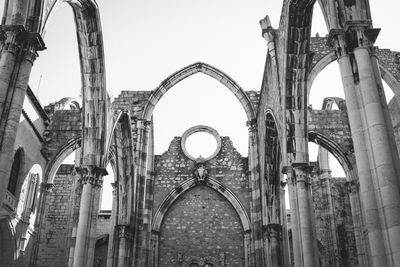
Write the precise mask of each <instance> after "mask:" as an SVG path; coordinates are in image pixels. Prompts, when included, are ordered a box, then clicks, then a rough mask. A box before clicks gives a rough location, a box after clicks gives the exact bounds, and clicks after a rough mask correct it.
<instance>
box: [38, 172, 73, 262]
mask: <svg viewBox="0 0 400 267" xmlns="http://www.w3.org/2000/svg"><path fill="white" fill-rule="evenodd" d="M73 167H74V166H73V165H61V166H60V168H59V170H58V171H57V174H56V176H55V177H54V183H53V189H52V191H51V192H50V193H49V194H48V195H47V198H46V200H45V203H46V207H45V212H44V218H43V219H42V222H41V226H40V228H41V230H40V236H39V251H38V257H37V262H36V264H37V266H47V267H50V266H66V265H67V263H68V253H69V243H70V242H71V239H70V235H71V233H70V226H71V223H72V221H71V206H72V205H71V204H72V198H71V196H72V189H73V187H74V179H75V176H73V175H71V173H72V171H73Z"/></svg>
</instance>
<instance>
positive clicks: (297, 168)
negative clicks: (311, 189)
mask: <svg viewBox="0 0 400 267" xmlns="http://www.w3.org/2000/svg"><path fill="white" fill-rule="evenodd" d="M292 166H293V170H294V175H293V177H292V179H293V181H292V182H293V183H296V184H297V183H300V182H302V183H305V184H306V185H310V184H311V181H310V177H309V175H310V174H311V172H312V170H313V169H314V167H313V166H310V165H309V164H308V163H303V162H302V163H293V164H292Z"/></svg>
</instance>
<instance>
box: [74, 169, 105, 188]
mask: <svg viewBox="0 0 400 267" xmlns="http://www.w3.org/2000/svg"><path fill="white" fill-rule="evenodd" d="M75 171H76V172H77V174H79V176H80V177H79V181H80V182H81V183H82V184H88V183H89V184H91V185H93V186H96V187H101V186H102V185H103V176H104V175H107V174H108V173H107V171H106V169H105V168H103V167H97V166H76V167H75Z"/></svg>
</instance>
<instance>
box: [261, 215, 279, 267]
mask: <svg viewBox="0 0 400 267" xmlns="http://www.w3.org/2000/svg"><path fill="white" fill-rule="evenodd" d="M265 233H266V234H267V239H268V242H269V245H270V253H271V255H270V258H271V267H281V266H283V262H282V255H281V240H282V225H280V224H277V223H270V224H268V225H267V226H266V229H265Z"/></svg>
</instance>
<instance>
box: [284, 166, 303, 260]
mask: <svg viewBox="0 0 400 267" xmlns="http://www.w3.org/2000/svg"><path fill="white" fill-rule="evenodd" d="M282 172H283V173H284V174H286V177H287V181H288V190H289V202H290V221H291V226H292V240H293V258H294V262H295V263H297V264H299V263H302V262H303V254H302V252H301V243H300V242H301V238H300V229H299V222H298V221H299V219H298V199H297V190H296V180H295V178H294V177H293V168H292V167H291V166H284V167H283V169H282ZM300 266H302V265H300Z"/></svg>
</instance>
